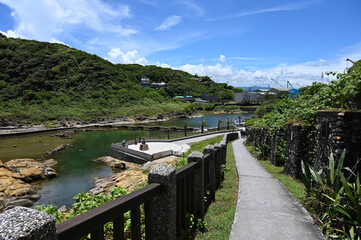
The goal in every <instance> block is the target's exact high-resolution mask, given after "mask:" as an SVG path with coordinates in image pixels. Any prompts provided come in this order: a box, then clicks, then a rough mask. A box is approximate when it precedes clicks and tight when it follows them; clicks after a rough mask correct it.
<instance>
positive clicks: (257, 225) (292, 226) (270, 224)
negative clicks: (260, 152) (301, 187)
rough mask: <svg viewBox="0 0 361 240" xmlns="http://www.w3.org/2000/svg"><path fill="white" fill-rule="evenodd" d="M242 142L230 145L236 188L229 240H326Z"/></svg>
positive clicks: (298, 205)
mask: <svg viewBox="0 0 361 240" xmlns="http://www.w3.org/2000/svg"><path fill="white" fill-rule="evenodd" d="M243 141H244V140H243V139H240V140H237V141H235V142H233V144H232V146H233V151H234V157H235V161H236V167H237V172H238V175H239V188H238V203H237V209H236V214H235V217H234V222H233V226H232V231H231V235H230V238H229V239H231V240H236V239H237V240H238V239H247V240H251V239H257V240H261V239H267V240H273V239H275V240H283V239H284V240H312V239H325V238H324V236H323V235H322V234H321V232H320V230H319V229H318V227H317V226H316V225H314V224H313V220H312V218H311V216H310V215H309V214H308V213H307V211H306V210H305V209H304V208H303V207H302V206H301V205H300V204H299V203H298V202H297V201H296V199H294V198H293V197H292V196H291V194H290V193H289V192H288V191H287V190H286V189H285V187H283V185H282V184H281V183H280V182H279V181H278V180H277V179H275V178H274V177H273V176H272V175H271V174H269V173H268V172H267V171H266V170H265V169H264V168H263V167H262V165H261V164H260V163H259V162H258V161H257V160H256V159H255V158H253V157H252V155H251V154H250V153H249V152H248V150H247V149H246V148H245V147H244V146H243Z"/></svg>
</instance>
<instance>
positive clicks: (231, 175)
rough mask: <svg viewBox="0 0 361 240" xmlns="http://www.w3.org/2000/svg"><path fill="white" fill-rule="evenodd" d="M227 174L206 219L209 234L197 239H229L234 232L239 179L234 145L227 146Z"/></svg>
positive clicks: (201, 234) (198, 236) (206, 233)
mask: <svg viewBox="0 0 361 240" xmlns="http://www.w3.org/2000/svg"><path fill="white" fill-rule="evenodd" d="M226 169H228V171H227V174H225V179H224V181H223V182H222V187H221V188H220V189H218V190H217V192H216V201H215V202H213V203H212V204H211V205H210V206H209V208H208V211H207V213H206V215H205V217H204V221H205V222H206V223H207V229H208V231H207V232H204V233H202V232H197V234H196V236H195V239H228V238H229V235H230V233H231V230H232V224H233V219H234V213H235V211H236V206H237V199H238V197H237V196H238V177H237V172H236V165H235V161H234V156H233V148H232V144H228V145H227V164H226Z"/></svg>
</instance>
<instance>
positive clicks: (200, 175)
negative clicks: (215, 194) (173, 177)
mask: <svg viewBox="0 0 361 240" xmlns="http://www.w3.org/2000/svg"><path fill="white" fill-rule="evenodd" d="M203 157H204V156H203V154H202V153H201V152H198V151H195V152H192V153H191V154H189V155H188V163H191V162H198V164H199V165H198V167H197V169H196V171H194V172H193V180H194V181H193V189H194V191H193V192H194V199H193V203H194V205H195V206H194V210H195V212H196V215H197V217H198V218H200V219H202V220H203V219H204V208H205V204H204V158H203Z"/></svg>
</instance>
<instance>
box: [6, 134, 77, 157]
mask: <svg viewBox="0 0 361 240" xmlns="http://www.w3.org/2000/svg"><path fill="white" fill-rule="evenodd" d="M56 133H58V132H44V133H34V134H25V135H16V136H7V137H4V136H3V137H0V160H1V161H3V162H6V161H8V160H11V159H15V158H35V159H36V158H39V157H41V156H43V155H44V154H45V153H46V152H47V151H50V150H52V149H54V148H56V147H58V146H59V145H61V144H68V143H69V144H72V142H73V141H72V140H69V139H65V138H59V137H56V136H55V134H56ZM15 146H16V147H15Z"/></svg>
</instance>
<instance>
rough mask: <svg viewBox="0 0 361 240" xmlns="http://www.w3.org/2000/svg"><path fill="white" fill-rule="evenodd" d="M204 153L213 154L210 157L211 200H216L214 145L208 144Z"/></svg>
mask: <svg viewBox="0 0 361 240" xmlns="http://www.w3.org/2000/svg"><path fill="white" fill-rule="evenodd" d="M203 153H204V154H209V155H211V157H210V159H209V191H210V193H211V199H210V200H211V201H212V202H214V201H215V199H216V172H215V159H214V156H215V154H214V146H212V145H207V146H206V147H205V148H204V149H203Z"/></svg>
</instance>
